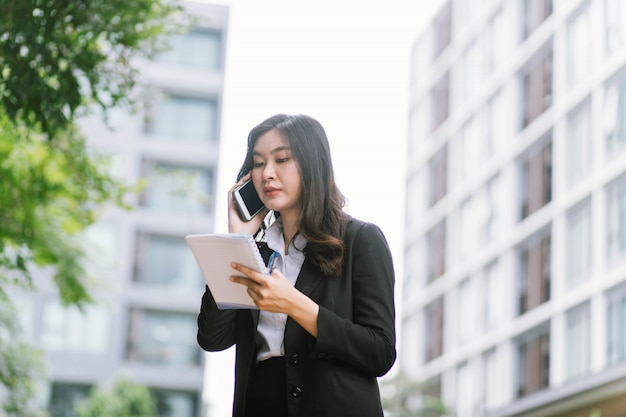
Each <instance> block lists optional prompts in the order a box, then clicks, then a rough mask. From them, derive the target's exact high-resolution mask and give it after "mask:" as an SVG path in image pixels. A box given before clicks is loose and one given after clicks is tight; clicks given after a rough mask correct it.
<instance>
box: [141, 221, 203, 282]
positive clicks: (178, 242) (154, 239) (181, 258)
mask: <svg viewBox="0 0 626 417" xmlns="http://www.w3.org/2000/svg"><path fill="white" fill-rule="evenodd" d="M136 244H137V250H136V252H135V253H136V258H135V275H134V278H135V282H138V283H144V284H150V285H158V286H163V287H167V288H168V290H198V289H202V288H203V287H204V280H203V278H202V274H201V273H200V269H199V268H198V265H197V264H196V262H195V259H194V257H193V254H192V252H191V251H190V250H189V246H187V243H186V242H185V239H184V237H182V236H165V235H155V234H149V233H140V234H138V235H137V240H136Z"/></svg>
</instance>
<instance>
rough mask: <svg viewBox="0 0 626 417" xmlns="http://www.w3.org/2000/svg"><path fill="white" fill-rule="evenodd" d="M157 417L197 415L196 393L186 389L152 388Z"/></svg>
mask: <svg viewBox="0 0 626 417" xmlns="http://www.w3.org/2000/svg"><path fill="white" fill-rule="evenodd" d="M152 394H153V397H154V400H155V403H156V408H157V414H158V415H159V417H195V416H197V415H198V394H197V393H196V392H186V391H167V390H161V389H153V390H152Z"/></svg>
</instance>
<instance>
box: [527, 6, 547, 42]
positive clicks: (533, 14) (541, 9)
mask: <svg viewBox="0 0 626 417" xmlns="http://www.w3.org/2000/svg"><path fill="white" fill-rule="evenodd" d="M522 9H523V10H522V12H523V19H524V20H523V33H522V35H523V39H526V38H528V37H529V36H530V35H531V34H532V33H533V32H534V31H535V29H537V28H538V27H539V26H541V24H542V23H543V22H544V21H545V20H546V19H547V18H548V17H550V15H551V14H552V0H522Z"/></svg>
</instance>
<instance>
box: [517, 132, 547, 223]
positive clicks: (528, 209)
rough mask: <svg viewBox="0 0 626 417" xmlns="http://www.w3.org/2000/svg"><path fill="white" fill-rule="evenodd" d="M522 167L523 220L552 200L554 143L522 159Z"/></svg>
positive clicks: (521, 214)
mask: <svg viewBox="0 0 626 417" xmlns="http://www.w3.org/2000/svg"><path fill="white" fill-rule="evenodd" d="M521 169H522V172H521V178H522V184H521V188H522V190H521V213H520V217H521V219H522V220H523V219H525V218H526V217H528V216H530V215H531V214H533V213H534V212H536V211H537V210H539V209H540V208H541V207H543V206H545V205H546V204H548V203H549V202H550V201H551V200H552V143H548V144H547V145H545V146H544V147H543V148H541V149H540V150H538V151H537V152H535V153H533V154H531V155H530V156H529V157H528V158H526V159H525V160H524V161H522V164H521Z"/></svg>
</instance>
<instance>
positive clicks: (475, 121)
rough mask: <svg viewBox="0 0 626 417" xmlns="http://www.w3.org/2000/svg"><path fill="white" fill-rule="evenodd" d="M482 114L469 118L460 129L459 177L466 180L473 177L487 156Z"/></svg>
mask: <svg viewBox="0 0 626 417" xmlns="http://www.w3.org/2000/svg"><path fill="white" fill-rule="evenodd" d="M482 116H483V113H480V112H479V113H478V114H476V115H475V116H474V117H472V118H470V119H469V120H468V121H467V122H466V123H465V125H464V126H463V128H462V132H461V135H462V140H461V147H462V151H461V155H462V167H461V175H462V178H463V179H467V178H469V177H471V176H472V175H474V174H475V173H476V171H477V170H478V169H480V167H481V166H482V165H483V164H484V162H485V156H486V154H487V146H486V142H485V136H486V135H485V128H484V123H483V121H484V118H483V117H482Z"/></svg>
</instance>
